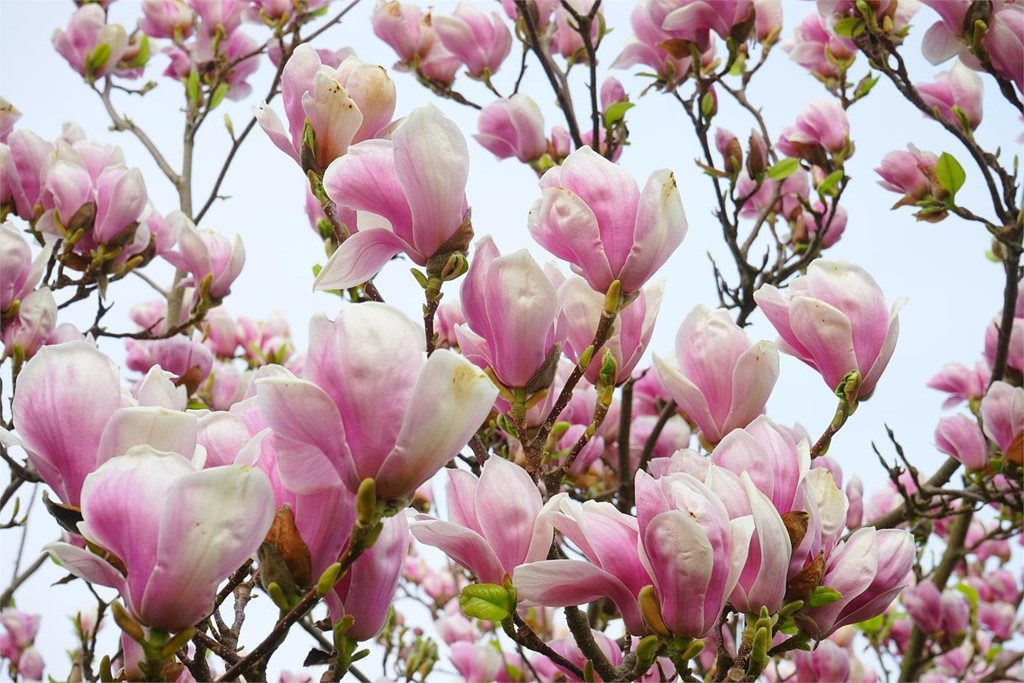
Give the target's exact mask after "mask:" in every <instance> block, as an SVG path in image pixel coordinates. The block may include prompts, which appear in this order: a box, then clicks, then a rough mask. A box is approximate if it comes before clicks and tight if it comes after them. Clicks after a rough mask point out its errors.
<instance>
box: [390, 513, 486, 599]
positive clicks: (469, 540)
mask: <svg viewBox="0 0 1024 683" xmlns="http://www.w3.org/2000/svg"><path fill="white" fill-rule="evenodd" d="M409 530H410V531H411V532H412V535H413V536H415V537H416V540H418V541H419V542H420V543H424V544H426V545H429V546H433V547H435V548H440V549H441V550H442V551H444V554H445V555H447V556H448V557H450V558H452V559H453V560H455V561H456V562H458V563H459V564H460V565H462V566H463V567H465V568H466V569H468V570H469V571H471V572H473V573H474V574H476V578H477V581H480V582H482V583H497V584H500V583H502V581H503V580H504V576H505V569H504V568H503V567H502V566H501V562H500V561H499V560H498V557H497V556H496V555H495V554H494V550H492V549H491V546H490V545H489V544H488V543H487V541H485V540H484V538H483V536H481V535H480V534H478V533H477V532H475V531H473V530H472V529H467V528H465V527H462V526H459V525H458V524H452V523H451V522H445V521H442V520H440V519H432V518H429V517H427V516H426V515H421V516H420V517H418V518H417V520H416V521H415V522H413V523H412V525H411V526H410V527H409Z"/></svg>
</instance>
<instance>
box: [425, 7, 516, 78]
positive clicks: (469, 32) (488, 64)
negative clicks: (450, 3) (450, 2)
mask: <svg viewBox="0 0 1024 683" xmlns="http://www.w3.org/2000/svg"><path fill="white" fill-rule="evenodd" d="M434 30H435V31H436V32H437V37H438V39H440V41H441V44H442V45H444V46H445V47H446V48H447V49H448V50H449V51H450V52H451V53H452V54H453V55H455V56H456V57H458V59H459V61H461V62H462V63H463V64H465V65H466V69H467V70H468V72H469V75H470V76H472V77H474V78H482V77H487V76H489V75H490V74H493V73H494V72H496V71H497V70H498V68H499V67H500V66H501V63H502V62H503V61H505V57H508V53H509V52H510V51H511V50H512V34H511V33H510V32H509V30H508V27H507V26H505V22H504V21H502V19H501V16H500V15H499V14H498V13H497V12H492V13H491V17H490V18H488V17H487V15H486V14H484V13H483V12H481V11H480V10H478V9H477V8H475V7H473V6H472V5H467V4H465V3H461V2H460V3H459V4H458V5H457V6H456V7H455V12H454V13H453V14H452V16H450V17H447V16H441V15H438V16H435V17H434Z"/></svg>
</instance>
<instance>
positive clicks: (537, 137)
mask: <svg viewBox="0 0 1024 683" xmlns="http://www.w3.org/2000/svg"><path fill="white" fill-rule="evenodd" d="M477 126H478V130H479V131H480V132H479V133H477V134H475V135H474V136H473V137H474V138H475V139H476V141H477V142H479V143H480V144H481V145H482V146H483V147H485V148H486V149H487V151H489V152H491V153H492V154H493V155H494V156H496V157H498V158H499V159H506V158H508V157H513V156H514V157H516V158H517V159H519V160H520V161H524V162H530V161H534V160H536V159H539V158H540V157H541V156H543V155H544V152H546V151H547V146H548V143H547V140H545V139H544V114H543V113H542V112H541V110H540V107H538V106H537V103H536V102H534V101H533V99H532V98H530V96H529V95H524V94H522V93H516V94H515V95H512V96H511V97H509V98H506V99H502V100H495V101H494V102H492V103H491V104H489V105H487V106H486V107H484V108H483V111H481V112H480V118H479V119H478V123H477Z"/></svg>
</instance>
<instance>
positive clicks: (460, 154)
mask: <svg viewBox="0 0 1024 683" xmlns="http://www.w3.org/2000/svg"><path fill="white" fill-rule="evenodd" d="M391 140H392V142H393V143H394V147H395V161H394V163H395V174H396V176H397V177H398V180H399V182H400V183H401V184H402V187H403V188H404V189H405V197H406V200H407V201H408V202H409V211H410V214H411V216H412V222H413V234H412V240H411V241H412V243H413V244H414V245H415V246H416V249H417V251H419V253H421V254H423V255H424V256H428V257H429V256H432V255H433V254H434V252H435V251H437V248H438V247H440V246H441V245H442V244H444V243H445V242H446V241H448V238H449V237H451V236H452V235H453V234H454V233H455V231H456V230H457V229H458V228H459V226H460V225H461V224H462V220H463V218H464V216H465V213H466V181H467V180H468V179H469V147H468V146H467V145H466V138H465V137H463V135H462V131H461V130H459V127H458V126H457V125H455V122H454V121H452V120H451V119H449V118H448V117H446V116H445V115H444V114H442V113H441V110H440V109H438V108H437V107H435V106H434V105H432V104H428V105H426V106H422V107H417V108H416V109H413V110H412V113H411V114H409V116H407V117H406V119H405V121H403V122H402V124H401V125H400V126H398V128H396V129H395V132H394V134H393V135H392V136H391ZM395 232H398V230H397V228H396V230H395Z"/></svg>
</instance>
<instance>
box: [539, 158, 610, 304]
mask: <svg viewBox="0 0 1024 683" xmlns="http://www.w3.org/2000/svg"><path fill="white" fill-rule="evenodd" d="M552 170H554V169H552ZM527 226H528V227H529V229H530V234H531V235H532V236H533V239H535V240H537V242H538V243H539V244H540V245H541V246H542V247H544V248H545V249H547V250H548V251H550V252H551V253H552V254H554V255H555V256H557V257H558V258H560V259H562V260H565V261H568V262H569V263H571V264H572V265H573V270H575V271H576V272H578V273H579V274H580V275H582V276H583V278H584V279H585V280H586V281H587V282H588V283H590V286H591V287H593V288H594V289H596V290H597V291H599V292H604V291H607V290H608V286H609V285H610V284H611V283H612V281H613V280H614V279H615V274H614V273H613V272H612V268H611V265H610V264H609V262H608V257H607V256H605V253H604V243H603V242H602V235H601V232H600V229H599V226H598V222H597V216H596V215H595V214H594V211H593V210H591V208H590V207H589V206H588V205H587V204H586V202H584V201H583V200H582V199H581V198H580V197H579V196H577V195H575V194H573V193H572V192H570V191H569V190H567V189H565V188H562V187H550V188H546V189H545V190H544V194H543V195H542V196H541V198H540V199H539V200H537V201H536V202H535V203H534V205H533V206H532V207H531V208H530V213H529V216H528V217H527Z"/></svg>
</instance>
